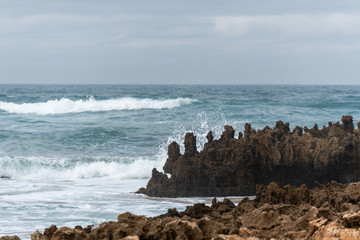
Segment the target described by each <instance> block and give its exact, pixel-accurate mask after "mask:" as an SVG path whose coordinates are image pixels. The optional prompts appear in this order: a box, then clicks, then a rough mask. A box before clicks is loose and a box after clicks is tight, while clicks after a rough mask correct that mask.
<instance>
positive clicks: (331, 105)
mask: <svg viewBox="0 0 360 240" xmlns="http://www.w3.org/2000/svg"><path fill="white" fill-rule="evenodd" d="M359 102H360V86H191V85H160V86H153V85H148V86H147V85H0V119H1V121H0V175H1V176H6V177H9V179H8V178H4V179H0V184H1V187H0V215H1V218H2V220H1V221H0V236H2V235H13V234H18V235H20V236H21V237H22V238H24V239H27V238H29V233H31V232H34V231H35V229H39V230H41V231H42V230H43V228H45V227H48V226H49V225H51V224H57V225H58V226H64V225H67V226H70V227H71V226H75V225H88V224H95V225H96V224H99V223H100V222H102V221H109V220H115V219H116V217H117V215H118V214H119V213H121V212H124V211H131V212H134V213H136V214H143V215H147V216H151V215H157V214H161V213H164V212H165V211H166V209H167V208H169V207H177V208H178V209H180V210H181V209H183V208H184V207H185V206H186V205H188V204H191V203H193V202H195V201H203V202H208V201H210V199H207V198H202V199H199V198H187V199H157V198H148V197H145V196H142V195H136V194H133V192H134V191H136V190H137V189H138V188H139V187H143V186H145V185H146V182H147V180H148V179H149V177H150V176H151V170H152V168H153V167H157V168H158V169H161V168H162V166H163V164H164V162H165V160H166V157H167V155H166V151H167V145H168V144H169V143H170V142H172V141H177V142H179V143H182V142H183V136H184V135H185V133H186V132H187V131H192V132H194V133H195V135H197V139H198V147H199V148H201V146H202V144H203V143H204V142H205V140H206V134H207V132H208V131H209V130H212V131H213V132H214V135H215V137H219V136H220V134H221V132H222V130H223V126H224V125H226V124H229V125H232V126H233V127H234V128H235V129H236V130H237V131H243V129H244V124H245V123H246V122H249V123H251V124H252V126H253V127H254V128H263V127H265V126H266V125H269V126H270V127H273V126H274V125H275V122H276V121H277V120H279V119H281V120H283V121H285V122H290V127H291V128H294V127H295V126H296V125H300V126H307V127H312V126H313V125H314V123H318V125H319V126H320V127H321V126H322V125H327V123H328V121H334V122H335V121H340V119H341V116H342V115H353V117H354V121H355V122H358V121H359V120H360V114H359ZM236 135H237V134H236Z"/></svg>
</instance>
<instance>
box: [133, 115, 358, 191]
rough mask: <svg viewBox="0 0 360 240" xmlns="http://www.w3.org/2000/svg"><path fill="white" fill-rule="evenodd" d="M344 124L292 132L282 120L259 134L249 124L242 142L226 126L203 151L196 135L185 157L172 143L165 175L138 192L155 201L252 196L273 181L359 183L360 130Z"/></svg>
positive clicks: (158, 174)
mask: <svg viewBox="0 0 360 240" xmlns="http://www.w3.org/2000/svg"><path fill="white" fill-rule="evenodd" d="M341 120H342V124H340V123H339V122H337V123H335V124H333V123H331V122H329V126H328V127H325V126H324V127H323V128H322V129H321V130H320V129H318V126H317V124H315V126H314V127H313V128H311V129H308V128H306V127H305V128H304V129H303V128H301V127H298V126H297V127H295V128H294V130H293V131H290V128H289V124H288V123H286V124H285V123H283V122H282V121H278V122H277V123H276V126H275V127H274V128H270V127H268V126H267V127H265V128H264V129H263V130H258V131H255V130H254V129H252V128H251V125H250V124H245V131H244V134H243V133H241V132H240V133H239V137H238V138H234V136H235V130H234V129H233V128H232V127H231V126H225V131H224V132H223V134H222V136H221V138H220V139H214V137H213V136H212V133H211V132H209V134H208V135H207V139H208V142H207V143H205V145H204V149H203V150H202V151H200V152H198V151H197V149H196V136H194V135H193V134H192V133H187V134H186V136H185V142H184V144H185V152H184V154H181V153H180V147H179V145H178V144H177V143H176V142H173V143H171V144H170V145H169V147H168V159H167V161H166V163H165V165H164V167H163V170H164V172H165V173H161V172H159V171H158V170H156V169H153V172H152V178H151V179H150V180H149V182H148V184H147V186H146V188H141V189H140V190H139V191H138V192H139V193H144V194H146V195H149V196H157V197H189V196H241V195H242V196H244V195H254V194H255V186H256V185H257V184H264V185H266V184H269V183H270V182H276V183H278V184H279V185H280V186H284V185H287V184H292V185H294V186H300V185H301V184H305V185H306V186H308V187H313V186H314V182H315V181H318V182H319V183H322V184H326V183H329V182H330V181H331V180H334V181H337V182H340V183H349V182H355V181H359V180H360V130H354V125H353V119H352V117H351V116H343V117H342V119H341ZM358 125H359V124H358ZM166 174H170V175H171V177H170V178H169V177H168V176H167V175H166ZM289 191H290V190H289Z"/></svg>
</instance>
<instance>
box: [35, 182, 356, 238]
mask: <svg viewBox="0 0 360 240" xmlns="http://www.w3.org/2000/svg"><path fill="white" fill-rule="evenodd" d="M359 200H360V183H351V184H344V185H342V184H339V183H336V182H332V183H331V184H328V185H321V184H317V185H316V186H315V188H314V189H312V190H310V189H308V188H307V187H306V186H305V185H303V186H301V187H299V188H295V187H293V186H289V185H288V186H285V187H283V188H280V187H279V186H278V185H277V184H276V183H271V184H269V185H268V186H262V185H261V186H260V185H259V186H257V192H256V198H255V199H254V200H249V199H248V198H245V199H243V200H242V201H241V202H239V203H238V204H237V205H235V204H234V203H233V202H231V201H230V200H228V199H224V200H223V201H222V202H219V201H217V200H216V199H214V200H213V201H212V204H211V206H207V205H205V204H199V203H198V204H195V205H193V206H189V207H187V208H186V210H185V211H183V212H178V211H177V210H176V209H169V210H168V212H167V213H166V214H164V215H160V216H157V217H153V218H147V217H144V216H136V215H133V214H131V213H123V214H120V215H119V216H118V219H117V221H116V222H115V221H114V222H106V223H102V224H101V225H100V226H99V227H97V228H94V229H91V227H90V226H88V227H87V228H82V227H80V226H77V227H75V228H74V229H71V228H67V227H62V228H59V229H58V228H57V227H56V226H50V227H49V228H47V229H45V231H44V233H40V232H39V231H36V232H35V233H34V234H32V235H31V239H32V240H63V239H66V240H73V239H74V240H81V239H87V240H96V239H112V240H117V239H128V240H129V239H134V240H135V239H214V240H220V239H229V240H230V239H234V240H237V239H248V240H250V239H313V240H317V239H360V230H359V226H360V202H359Z"/></svg>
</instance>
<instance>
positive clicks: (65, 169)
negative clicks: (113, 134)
mask: <svg viewBox="0 0 360 240" xmlns="http://www.w3.org/2000/svg"><path fill="white" fill-rule="evenodd" d="M160 159H161V160H160ZM164 160H165V158H164V156H159V159H152V158H151V159H150V158H146V157H138V158H122V157H101V158H92V159H77V158H71V157H66V158H65V157H63V158H46V157H21V156H2V157H0V176H2V177H6V178H14V179H34V180H75V179H88V178H117V179H140V178H150V177H151V170H152V169H153V168H158V169H160V168H161V167H162V166H163V164H164Z"/></svg>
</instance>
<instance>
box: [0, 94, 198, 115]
mask: <svg viewBox="0 0 360 240" xmlns="http://www.w3.org/2000/svg"><path fill="white" fill-rule="evenodd" d="M196 101H197V100H196V99H190V98H176V99H165V100H157V99H150V98H143V99H138V98H130V97H128V98H117V99H108V100H96V99H95V98H94V97H90V98H89V99H86V100H82V99H81V100H71V99H68V98H61V99H55V100H49V101H47V102H38V103H20V104H19V103H13V102H2V101H0V110H3V111H6V112H9V113H17V114H38V115H48V114H66V113H80V112H101V111H114V110H140V109H172V108H176V107H179V106H181V105H183V104H191V103H192V102H196Z"/></svg>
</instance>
